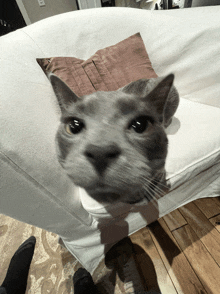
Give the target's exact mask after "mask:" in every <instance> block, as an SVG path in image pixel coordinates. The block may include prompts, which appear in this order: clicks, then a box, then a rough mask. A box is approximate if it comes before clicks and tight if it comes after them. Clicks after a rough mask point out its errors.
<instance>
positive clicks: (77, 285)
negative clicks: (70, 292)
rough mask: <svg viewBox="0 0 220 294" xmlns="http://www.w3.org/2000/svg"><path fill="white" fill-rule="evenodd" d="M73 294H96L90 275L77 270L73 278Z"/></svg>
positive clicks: (82, 270) (84, 270)
mask: <svg viewBox="0 0 220 294" xmlns="http://www.w3.org/2000/svg"><path fill="white" fill-rule="evenodd" d="M73 284H74V294H96V293H98V292H97V289H96V286H95V284H94V282H93V280H92V276H91V275H90V273H89V272H88V271H87V270H86V269H84V268H79V269H78V270H77V271H76V272H75V274H74V276H73Z"/></svg>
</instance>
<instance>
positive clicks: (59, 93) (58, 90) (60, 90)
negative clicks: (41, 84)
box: [48, 73, 80, 112]
mask: <svg viewBox="0 0 220 294" xmlns="http://www.w3.org/2000/svg"><path fill="white" fill-rule="evenodd" d="M48 78H49V80H50V82H51V85H52V87H53V90H54V93H55V95H56V97H57V100H58V103H59V105H60V108H61V111H62V112H63V111H68V110H69V108H70V107H71V106H72V105H73V103H75V102H77V101H78V100H79V99H80V98H79V97H78V96H77V95H76V94H75V93H74V92H73V91H72V90H71V89H70V88H69V87H68V86H67V84H66V83H64V82H63V81H62V80H61V79H60V78H58V77H57V76H56V75H54V74H51V73H50V74H49V75H48Z"/></svg>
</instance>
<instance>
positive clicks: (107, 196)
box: [86, 188, 143, 204]
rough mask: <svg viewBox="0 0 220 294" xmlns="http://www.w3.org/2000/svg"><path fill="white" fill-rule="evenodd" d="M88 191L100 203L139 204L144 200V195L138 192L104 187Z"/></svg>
mask: <svg viewBox="0 0 220 294" xmlns="http://www.w3.org/2000/svg"><path fill="white" fill-rule="evenodd" d="M86 191H87V193H88V194H89V195H90V196H91V197H92V198H93V199H95V200H96V201H98V202H100V203H116V202H122V203H126V204H137V203H141V202H142V201H143V197H140V195H138V196H137V193H129V192H128V191H126V192H125V191H113V190H110V189H103V188H96V189H94V190H86Z"/></svg>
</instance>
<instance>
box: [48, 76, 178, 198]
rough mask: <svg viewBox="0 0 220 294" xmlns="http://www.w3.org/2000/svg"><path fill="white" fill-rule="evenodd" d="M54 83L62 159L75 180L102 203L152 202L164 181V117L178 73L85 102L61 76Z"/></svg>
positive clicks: (165, 153) (63, 165) (54, 79)
mask: <svg viewBox="0 0 220 294" xmlns="http://www.w3.org/2000/svg"><path fill="white" fill-rule="evenodd" d="M50 81H51V83H52V86H53V88H54V91H55V94H56V96H57V98H58V101H59V104H60V108H61V113H62V115H61V123H60V126H59V129H58V132H57V136H56V141H57V154H58V160H59V162H60V164H61V166H62V167H63V168H64V170H65V171H66V172H67V174H68V175H69V177H70V178H71V179H72V181H73V182H74V183H75V184H76V185H78V186H80V187H83V188H84V189H85V190H86V191H87V193H88V194H89V195H90V196H91V197H93V198H94V199H96V200H97V201H100V202H113V201H121V202H125V203H137V202H139V201H141V200H142V199H143V198H145V197H146V198H148V199H149V198H151V196H152V195H153V193H154V192H155V190H157V187H156V186H155V182H156V180H161V181H162V180H164V164H165V159H166V155H167V145H168V140H167V136H166V134H165V131H164V127H163V113H164V106H165V104H166V100H167V96H168V94H169V91H170V87H171V86H172V82H173V75H170V76H168V77H166V78H165V79H163V80H161V79H160V80H157V79H153V80H139V81H137V82H133V83H131V84H129V85H128V86H125V87H124V88H121V89H119V90H117V91H112V92H96V93H93V94H90V95H86V96H83V97H81V98H79V97H77V96H76V95H75V94H74V93H73V92H72V91H71V90H70V89H69V88H68V87H67V85H66V84H64V83H63V82H62V81H61V80H60V79H59V78H57V77H56V76H54V75H50ZM158 81H159V82H158ZM155 84H156V85H157V86H156V87H155ZM152 89H153V90H152ZM154 187H156V189H154ZM158 189H159V188H158ZM158 191H159V190H158Z"/></svg>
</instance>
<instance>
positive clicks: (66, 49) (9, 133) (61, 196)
mask: <svg viewBox="0 0 220 294" xmlns="http://www.w3.org/2000/svg"><path fill="white" fill-rule="evenodd" d="M219 15H220V6H213V7H202V8H191V9H180V10H167V11H161V10H160V11H148V10H138V9H131V8H98V9H89V10H82V11H76V12H70V13H65V14H61V15H58V16H54V17H51V18H48V19H45V20H42V21H39V22H37V23H35V24H33V25H30V26H28V27H25V28H23V29H20V30H17V31H15V32H13V33H10V34H8V35H6V36H4V37H1V38H0V164H1V166H0V189H1V190H0V213H2V214H5V215H9V216H11V217H13V218H15V219H18V220H20V221H23V222H26V223H29V224H33V225H35V226H38V227H41V228H44V229H46V230H48V231H52V232H54V233H56V234H58V235H60V236H61V237H62V239H63V241H64V243H65V245H66V247H67V248H68V249H69V251H70V252H71V253H72V254H73V255H75V257H76V258H78V259H79V261H80V262H81V263H82V265H84V266H85V267H86V268H87V269H88V270H89V271H91V272H92V271H93V270H94V269H95V268H96V266H97V265H98V263H99V261H100V260H101V259H102V258H103V257H104V252H105V250H107V249H108V248H110V246H111V245H112V244H113V243H114V242H116V241H118V240H120V239H122V238H123V237H125V236H126V235H128V234H132V233H133V232H135V231H137V230H139V229H140V228H142V227H144V226H145V225H146V224H147V223H150V222H152V221H154V220H155V219H157V218H158V217H161V216H163V215H165V214H167V213H169V212H170V211H172V210H174V209H176V208H178V207H180V206H182V205H184V204H186V203H188V202H190V201H192V200H194V199H197V198H199V197H208V196H212V197H213V196H219V195H220V131H219V130H220V109H219V108H220V21H219ZM137 32H140V33H141V36H142V38H143V41H144V43H145V46H146V49H147V51H148V54H149V57H150V59H151V62H152V65H153V68H154V69H155V71H156V73H157V74H158V75H159V76H162V75H166V74H168V73H171V72H173V73H174V74H175V85H176V87H177V89H178V91H179V93H180V97H181V101H180V106H179V108H178V111H177V113H176V115H175V118H174V120H173V123H172V125H171V126H170V127H169V128H168V130H167V133H168V138H169V153H168V158H167V163H166V169H167V178H168V179H169V181H170V183H171V189H170V192H169V193H168V194H167V195H165V196H164V197H163V198H161V199H160V200H159V201H158V203H157V204H156V206H153V205H152V204H149V205H144V206H143V207H139V206H131V205H125V204H114V205H101V204H99V203H97V202H96V201H94V200H93V199H91V198H90V197H89V196H88V195H86V193H85V191H84V190H82V189H79V188H78V187H75V186H74V185H73V183H72V182H71V181H70V180H69V178H68V177H67V176H66V174H65V172H64V171H63V170H62V168H61V167H60V166H59V164H58V162H57V159H56V153H55V142H54V137H55V133H56V130H57V127H58V124H59V115H60V112H59V107H58V106H57V101H56V98H55V96H54V93H53V90H52V88H51V86H50V83H49V81H48V79H47V78H46V76H45V75H44V73H43V72H42V70H41V68H40V67H39V65H38V64H37V63H36V61H35V59H36V58H43V57H53V56H74V57H77V58H82V59H87V58H88V57H90V56H91V55H92V54H94V53H95V52H96V51H97V50H98V49H101V48H104V47H107V46H110V45H114V44H116V43H117V42H119V41H122V40H123V39H125V38H127V37H129V36H131V35H133V34H135V33H137ZM201 103H202V104H201Z"/></svg>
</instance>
